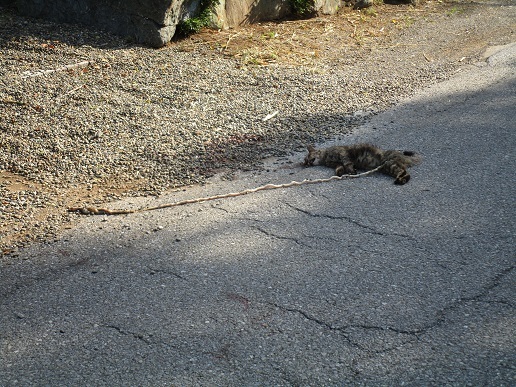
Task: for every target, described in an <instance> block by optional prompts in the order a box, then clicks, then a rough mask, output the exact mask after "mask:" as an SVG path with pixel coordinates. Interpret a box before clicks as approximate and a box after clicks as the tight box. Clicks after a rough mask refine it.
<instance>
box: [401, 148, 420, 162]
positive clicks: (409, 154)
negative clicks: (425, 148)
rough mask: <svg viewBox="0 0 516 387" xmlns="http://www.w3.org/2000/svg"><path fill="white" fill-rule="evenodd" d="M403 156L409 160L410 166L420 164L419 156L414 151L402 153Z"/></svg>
mask: <svg viewBox="0 0 516 387" xmlns="http://www.w3.org/2000/svg"><path fill="white" fill-rule="evenodd" d="M402 153H403V156H407V157H408V158H409V159H410V163H411V164H412V165H415V164H419V163H420V162H421V155H420V154H418V153H416V152H414V151H402Z"/></svg>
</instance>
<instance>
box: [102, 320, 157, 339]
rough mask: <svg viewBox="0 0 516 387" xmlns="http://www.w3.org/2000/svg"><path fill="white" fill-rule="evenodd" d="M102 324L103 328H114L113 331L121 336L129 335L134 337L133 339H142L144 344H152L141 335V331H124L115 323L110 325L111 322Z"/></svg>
mask: <svg viewBox="0 0 516 387" xmlns="http://www.w3.org/2000/svg"><path fill="white" fill-rule="evenodd" d="M103 326H104V328H109V329H114V330H115V331H117V332H118V333H120V334H121V335H123V336H131V337H134V338H135V339H138V340H140V341H143V342H144V343H145V344H152V342H151V341H149V340H148V339H146V338H145V336H144V335H142V334H141V333H135V332H130V331H126V330H124V329H122V328H121V327H119V326H117V325H112V324H106V325H103Z"/></svg>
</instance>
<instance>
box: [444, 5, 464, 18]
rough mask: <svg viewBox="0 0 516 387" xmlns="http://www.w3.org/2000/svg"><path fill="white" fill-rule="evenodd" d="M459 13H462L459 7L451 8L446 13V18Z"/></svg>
mask: <svg viewBox="0 0 516 387" xmlns="http://www.w3.org/2000/svg"><path fill="white" fill-rule="evenodd" d="M459 13H462V9H460V8H459V7H452V8H450V9H449V10H448V11H446V16H453V15H456V14H459Z"/></svg>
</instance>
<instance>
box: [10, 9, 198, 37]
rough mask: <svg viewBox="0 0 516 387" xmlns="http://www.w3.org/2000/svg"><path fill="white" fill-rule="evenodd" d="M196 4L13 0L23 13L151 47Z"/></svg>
mask: <svg viewBox="0 0 516 387" xmlns="http://www.w3.org/2000/svg"><path fill="white" fill-rule="evenodd" d="M196 4H197V7H198V5H199V0H146V1H142V0H124V1H121V0H16V5H17V8H18V10H19V11H20V13H22V14H24V15H27V16H32V17H38V18H42V19H49V20H53V21H56V22H67V23H82V24H86V25H91V26H95V27H99V28H102V29H104V30H108V31H111V32H114V33H116V34H118V35H122V36H128V37H130V38H132V39H134V40H136V41H137V42H140V43H144V44H148V45H150V46H153V47H161V46H163V45H164V44H166V43H167V42H169V41H170V40H171V39H172V37H173V36H174V33H175V31H176V25H177V23H178V22H179V21H180V20H181V17H182V16H184V15H188V14H189V13H191V10H192V9H195V7H196Z"/></svg>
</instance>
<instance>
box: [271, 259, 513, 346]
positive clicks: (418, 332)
mask: <svg viewBox="0 0 516 387" xmlns="http://www.w3.org/2000/svg"><path fill="white" fill-rule="evenodd" d="M513 269H514V266H511V267H508V268H506V269H504V270H502V271H501V272H499V273H497V274H496V275H495V276H494V278H493V279H492V280H491V281H490V283H489V284H488V285H486V286H484V287H482V289H481V290H480V292H479V293H477V294H475V295H473V296H470V297H461V298H459V299H458V300H456V301H455V302H453V303H452V304H450V305H448V306H447V307H445V308H443V309H442V310H441V311H439V312H437V314H436V319H435V320H434V321H433V322H431V323H429V324H427V325H425V326H423V327H421V328H415V329H400V328H396V327H392V326H377V325H367V324H351V325H343V326H334V325H332V324H330V323H328V322H326V321H323V320H321V319H319V318H317V317H315V316H312V315H310V314H308V313H307V312H305V311H303V310H301V309H299V308H289V307H287V306H282V305H280V304H277V303H271V302H268V303H267V304H269V305H271V306H274V307H276V308H278V309H280V310H284V311H288V312H291V313H297V314H299V315H301V316H303V317H304V318H305V319H307V320H309V321H311V322H314V323H316V324H318V325H320V326H322V327H324V328H326V329H328V330H330V331H338V332H340V333H341V335H342V336H343V337H344V338H345V339H346V341H347V342H348V343H349V344H350V345H351V346H353V347H355V348H358V349H361V350H364V351H367V352H370V353H375V354H379V353H385V352H389V351H392V350H396V349H398V348H400V347H402V346H403V345H405V344H407V343H409V342H412V341H406V342H403V343H402V344H399V345H395V346H393V347H390V348H386V349H382V350H370V349H367V348H365V347H364V346H362V345H360V344H358V343H357V342H355V341H354V340H353V339H351V338H350V337H349V332H346V331H349V330H350V329H363V330H365V331H373V330H375V331H383V332H386V331H389V332H394V333H397V334H402V335H408V336H412V337H413V338H415V339H416V340H419V338H420V336H422V335H424V334H426V333H427V332H428V331H429V330H431V329H433V328H435V327H438V326H440V325H441V324H443V323H444V322H445V320H446V315H447V314H448V313H449V312H451V311H452V310H454V309H456V308H458V307H459V306H460V305H463V304H464V303H467V302H492V303H501V304H504V305H509V306H512V304H510V303H508V302H505V301H485V300H481V298H482V297H484V296H486V295H487V293H488V292H489V291H491V290H493V289H494V288H496V287H497V286H499V285H500V281H501V280H502V279H503V278H504V277H505V276H507V275H508V274H510V273H511V272H512V270H513Z"/></svg>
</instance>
